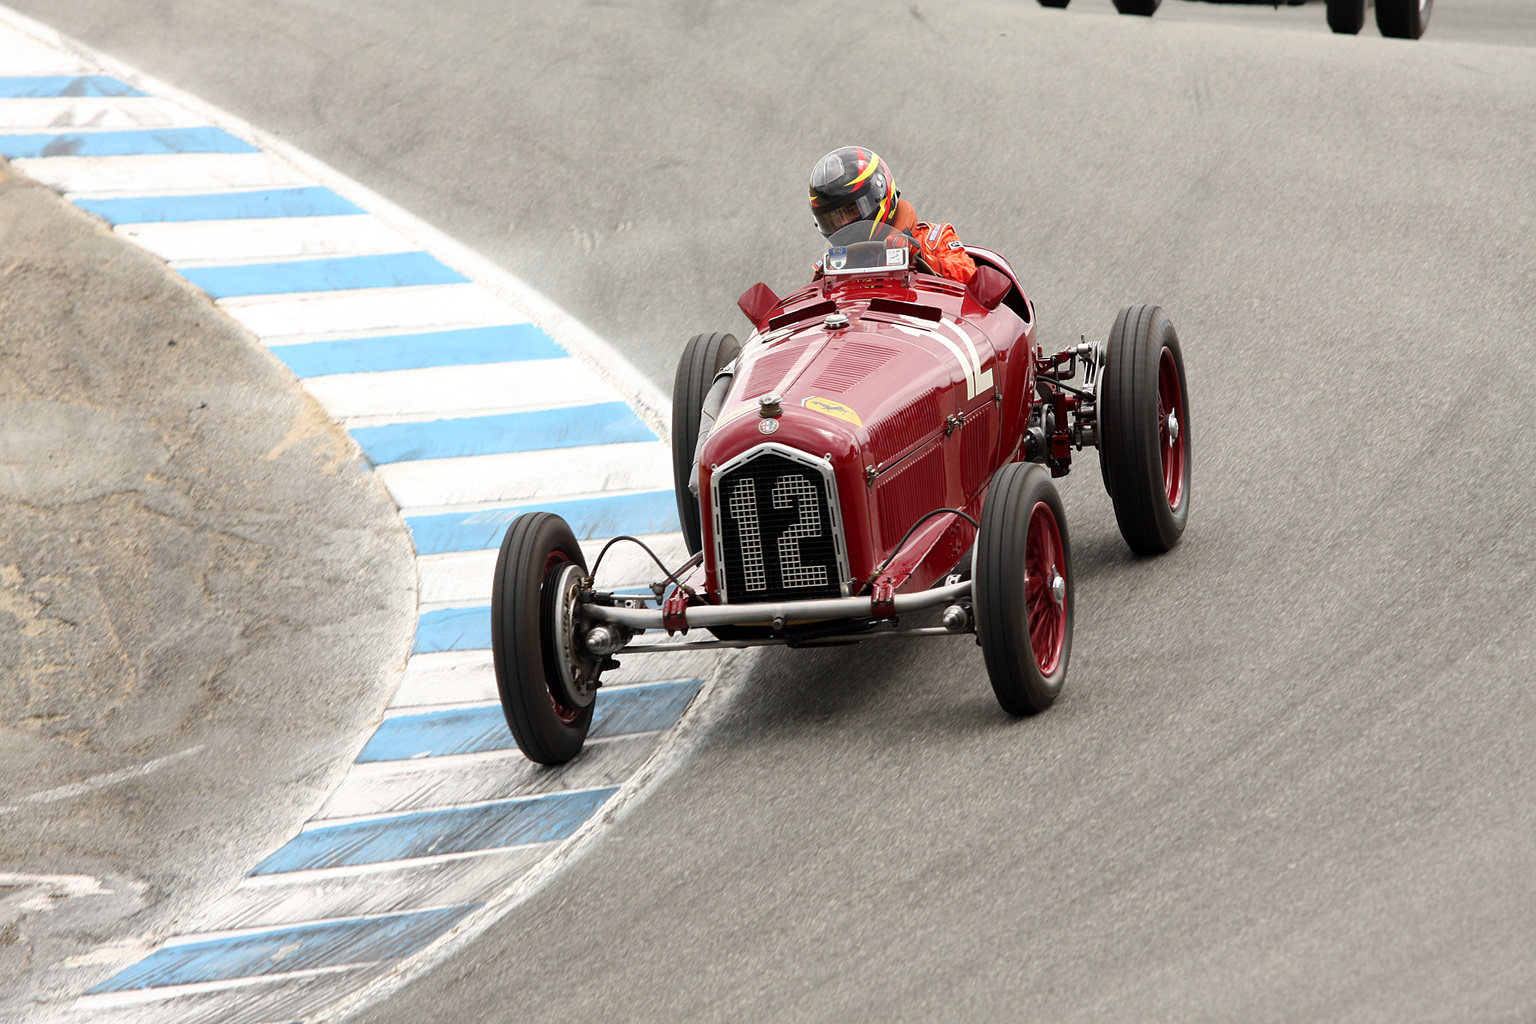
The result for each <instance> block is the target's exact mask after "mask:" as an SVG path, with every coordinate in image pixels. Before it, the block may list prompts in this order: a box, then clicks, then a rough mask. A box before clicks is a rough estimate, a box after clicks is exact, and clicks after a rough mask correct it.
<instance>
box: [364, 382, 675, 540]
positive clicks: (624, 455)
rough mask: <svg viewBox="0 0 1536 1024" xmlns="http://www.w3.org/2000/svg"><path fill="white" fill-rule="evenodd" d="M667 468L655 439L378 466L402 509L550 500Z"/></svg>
mask: <svg viewBox="0 0 1536 1024" xmlns="http://www.w3.org/2000/svg"><path fill="white" fill-rule="evenodd" d="M509 365H511V364H509ZM517 365H521V366H527V365H529V364H528V363H521V364H517ZM375 376H377V375H375ZM598 383H599V386H601V382H598ZM671 472H672V450H671V448H670V447H668V446H667V445H663V444H660V443H658V442H656V441H636V442H632V443H629V444H603V445H592V446H587V447H580V448H546V449H542V450H539V451H531V452H511V453H505V454H499V455H468V456H460V457H458V458H453V459H422V460H420V461H417V462H392V463H390V464H388V465H384V466H379V467H378V474H379V476H381V477H383V478H384V485H385V486H386V487H388V488H389V493H390V494H391V495H393V496H394V499H395V503H396V504H397V505H399V506H400V507H401V508H402V509H406V510H409V509H416V508H423V507H429V506H430V507H436V506H443V505H464V504H470V503H479V502H491V503H496V504H508V505H510V504H518V503H522V502H525V501H535V500H543V499H548V500H551V501H553V500H555V499H557V498H560V497H564V496H567V495H569V494H571V493H572V492H573V491H574V492H577V493H588V492H592V491H642V490H648V489H650V488H652V487H654V486H655V484H656V481H658V480H665V479H666V478H667V477H668V475H669V474H670V473H671ZM407 514H411V513H409V512H408V513H407Z"/></svg>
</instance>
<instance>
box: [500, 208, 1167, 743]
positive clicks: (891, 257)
mask: <svg viewBox="0 0 1536 1024" xmlns="http://www.w3.org/2000/svg"><path fill="white" fill-rule="evenodd" d="M829 243H830V244H829V248H828V250H827V252H826V254H825V256H824V257H823V263H822V267H823V270H824V276H822V277H821V278H820V279H819V280H817V281H816V282H814V283H812V284H811V285H809V286H808V287H805V288H802V289H800V290H799V291H797V292H795V293H793V294H791V295H789V296H787V297H785V298H782V299H781V298H779V297H778V296H776V295H774V294H773V292H772V291H771V290H770V289H769V288H768V286H767V285H763V284H758V285H754V286H753V287H752V288H750V289H748V290H747V292H746V293H745V294H744V295H743V296H742V297H741V300H740V303H739V304H740V306H741V309H742V311H743V312H744V313H745V314H746V315H747V318H748V319H749V320H751V322H752V324H753V331H752V333H751V334H750V335H749V336H748V338H747V340H746V343H745V344H744V345H743V344H739V343H738V342H737V340H736V338H735V337H734V336H732V335H730V334H702V335H699V336H697V337H695V338H693V339H692V340H691V341H689V343H688V345H687V347H686V348H685V349H684V351H683V355H682V360H681V362H680V364H679V366H678V370H677V378H676V384H675V388H674V392H673V413H672V416H673V423H672V425H673V430H672V448H673V464H674V469H675V485H676V489H677V503H678V515H679V518H680V519H681V521H682V528H683V534H684V537H685V539H686V541H687V545H688V549H689V551H690V552H692V554H693V557H692V558H691V559H689V560H688V561H687V562H686V563H685V564H683V565H681V566H678V567H676V568H672V569H669V568H668V567H667V566H665V565H661V563H660V562H659V561H658V565H659V566H660V573H661V575H662V579H661V580H659V581H658V582H657V583H656V584H654V585H653V587H652V592H651V593H649V594H643V595H640V596H636V595H634V594H621V593H614V592H611V591H605V590H602V589H600V587H599V585H598V582H599V581H598V579H597V577H598V575H599V573H600V572H601V561H602V554H601V553H600V554H599V556H598V558H597V559H596V560H595V562H594V565H593V569H592V571H591V572H589V571H588V569H587V565H586V561H585V559H584V557H583V554H582V550H581V547H580V545H579V544H578V543H577V541H576V538H575V536H574V535H573V534H572V532H571V530H570V527H569V526H567V525H566V523H565V521H564V520H563V519H561V518H560V517H559V516H556V515H553V514H551V513H545V512H538V513H531V514H527V515H523V516H520V517H518V519H516V520H515V521H514V522H513V523H512V524H511V525H510V526H509V527H508V529H507V533H506V536H505V538H504V539H503V541H502V546H501V552H500V556H499V558H498V561H497V565H496V577H495V584H494V591H493V593H492V597H491V615H492V623H491V636H492V647H493V650H494V656H495V666H496V680H497V684H498V686H499V689H500V695H501V701H502V706H503V708H504V710H505V712H506V716H507V723H508V725H509V726H510V727H511V730H512V734H513V736H514V737H515V738H516V740H517V743H518V746H519V747H520V748H521V749H522V750H523V752H524V753H525V754H527V756H528V757H529V758H531V759H533V760H534V761H539V762H542V763H545V764H559V763H563V762H565V761H568V760H570V759H571V758H573V757H575V756H576V754H577V753H578V752H579V751H580V750H581V746H582V743H583V741H584V740H585V738H586V734H587V729H588V726H589V724H590V722H591V720H592V708H593V702H594V700H595V698H596V694H597V690H598V688H599V686H600V685H601V678H602V673H603V672H604V671H605V670H606V669H609V668H611V667H614V666H615V665H616V661H615V658H616V657H617V656H619V655H626V654H639V653H644V654H658V653H662V652H666V651H677V650H698V649H701V648H711V647H746V646H762V645H774V644H777V645H785V646H790V647H815V646H824V645H831V644H847V643H857V642H863V641H871V640H884V639H891V638H911V637H957V636H974V638H975V642H976V643H977V644H979V645H980V647H981V650H982V655H983V660H984V661H985V664H986V667H987V674H988V676H989V678H990V680H991V683H992V688H993V690H994V692H995V693H996V695H997V699H998V702H999V703H1000V704H1001V705H1002V707H1003V708H1004V709H1005V710H1006V711H1008V712H1010V713H1012V714H1015V715H1028V714H1033V713H1035V712H1039V711H1043V710H1044V709H1045V708H1047V707H1049V706H1050V704H1051V703H1052V701H1054V700H1055V699H1056V696H1057V694H1058V693H1060V692H1061V687H1062V683H1063V682H1064V681H1065V679H1066V675H1067V664H1068V661H1069V659H1070V657H1071V653H1072V618H1073V608H1074V595H1073V574H1072V547H1071V543H1070V540H1069V536H1068V532H1067V524H1066V514H1065V511H1064V509H1063V508H1062V503H1061V498H1060V496H1059V495H1058V493H1057V490H1056V487H1055V485H1054V484H1053V483H1052V482H1051V480H1052V477H1058V476H1062V475H1064V474H1065V473H1067V471H1068V470H1069V469H1070V468H1071V465H1072V457H1073V453H1074V452H1075V451H1080V450H1082V449H1083V448H1085V447H1094V448H1097V449H1098V451H1099V462H1100V466H1101V468H1102V471H1103V478H1104V485H1105V488H1106V489H1107V490H1108V492H1109V496H1110V499H1111V501H1112V503H1113V505H1114V510H1115V517H1116V519H1117V521H1118V523H1119V527H1120V532H1121V534H1122V535H1123V536H1124V538H1125V540H1126V542H1127V543H1128V544H1129V545H1130V547H1131V548H1132V550H1134V551H1136V552H1139V553H1143V554H1154V553H1158V552H1162V551H1166V550H1168V549H1169V548H1171V547H1173V546H1174V545H1175V544H1177V543H1178V541H1179V537H1180V535H1181V534H1182V533H1183V530H1184V525H1185V522H1186V520H1187V518H1188V515H1189V497H1190V467H1191V447H1190V433H1189V399H1188V389H1187V388H1186V386H1185V376H1184V361H1183V357H1182V355H1181V354H1180V350H1179V339H1178V336H1177V334H1176V333H1175V332H1174V329H1173V325H1172V323H1170V322H1169V320H1168V317H1167V316H1166V315H1165V314H1164V313H1163V311H1162V309H1161V308H1159V307H1157V306H1149V305H1142V306H1129V307H1127V308H1125V309H1123V310H1121V311H1120V314H1119V316H1117V317H1116V318H1115V322H1114V326H1113V328H1111V330H1110V334H1109V338H1108V339H1107V340H1106V341H1105V342H1103V343H1102V344H1090V343H1087V342H1084V343H1082V344H1079V345H1077V346H1075V347H1073V348H1070V349H1067V350H1065V351H1062V352H1057V353H1054V354H1051V355H1047V354H1046V353H1045V352H1044V351H1043V350H1042V349H1041V347H1040V346H1039V345H1038V344H1037V343H1036V340H1035V326H1036V325H1035V310H1034V307H1033V305H1032V304H1031V303H1030V301H1029V298H1028V296H1026V295H1025V294H1024V291H1023V289H1022V288H1020V286H1019V282H1018V278H1017V277H1016V276H1015V274H1014V273H1013V270H1012V268H1011V267H1010V266H1009V265H1008V263H1007V261H1006V260H1004V259H1003V258H1002V257H1001V256H999V255H998V254H997V253H994V252H991V251H989V250H987V249H981V248H975V247H970V248H969V250H968V251H969V252H970V254H971V256H972V258H973V259H974V260H975V261H976V264H977V272H976V275H975V276H974V277H973V278H972V279H971V281H970V282H969V283H968V284H967V285H960V284H957V283H955V282H953V281H950V280H947V279H945V278H943V277H939V276H936V275H934V274H932V273H930V272H929V268H928V267H926V266H924V265H923V264H922V261H921V259H920V257H917V256H916V255H915V254H914V253H913V251H912V249H911V248H910V247H909V245H907V244H906V242H905V241H903V240H901V239H900V238H898V237H893V236H892V233H891V232H890V229H888V228H886V227H884V226H872V225H871V224H870V223H869V222H864V221H861V222H857V223H855V224H852V225H849V226H848V227H847V228H845V229H843V230H842V231H840V232H838V233H837V234H835V235H833V236H832V238H831V239H830V240H829ZM1079 370H1081V371H1082V379H1081V380H1078V374H1079ZM624 541H633V542H634V543H637V544H638V543H640V542H639V541H638V540H634V538H615V539H614V540H613V541H610V542H609V543H610V545H611V544H614V543H620V542H624ZM606 550H607V548H606V547H605V548H604V551H605V552H606ZM653 557H654V556H653ZM928 609H941V611H940V612H939V614H938V616H937V624H934V617H933V616H932V615H927V616H925V617H924V619H923V621H926V622H927V623H928V624H926V625H923V624H920V625H916V626H913V625H910V622H911V620H912V618H913V617H914V616H915V615H916V614H917V613H922V612H924V611H925V610H928ZM701 627H702V628H703V629H705V630H708V632H709V634H711V637H710V638H709V639H687V638H680V639H675V640H674V639H671V638H672V637H676V636H678V635H679V634H684V633H688V632H689V631H691V630H695V629H699V628H701ZM654 630H661V631H665V632H666V633H667V634H668V639H666V640H664V641H662V642H660V643H657V642H636V641H635V638H636V637H637V636H639V635H640V634H643V633H646V632H648V631H654Z"/></svg>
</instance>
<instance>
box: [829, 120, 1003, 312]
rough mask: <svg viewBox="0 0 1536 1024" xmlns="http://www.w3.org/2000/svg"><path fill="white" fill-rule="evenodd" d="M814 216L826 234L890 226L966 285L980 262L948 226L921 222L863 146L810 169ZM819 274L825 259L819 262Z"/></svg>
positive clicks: (835, 153) (888, 173)
mask: <svg viewBox="0 0 1536 1024" xmlns="http://www.w3.org/2000/svg"><path fill="white" fill-rule="evenodd" d="M811 215H812V216H814V217H815V218H816V227H817V228H818V229H820V231H821V233H822V234H823V235H826V236H829V237H830V236H831V235H832V233H833V232H835V231H837V229H838V228H841V227H846V226H847V225H849V224H852V223H853V222H854V221H856V220H872V221H874V222H875V223H876V224H889V225H890V226H891V227H893V228H895V229H896V230H897V231H900V232H902V233H903V234H905V235H906V236H907V237H908V238H909V239H911V240H912V247H913V249H915V250H916V252H917V255H919V256H921V257H922V260H923V262H924V263H926V264H928V266H930V267H932V268H933V271H934V273H936V274H939V275H940V276H943V277H947V278H949V279H950V280H952V281H958V282H960V283H961V284H965V283H966V282H967V281H969V280H970V279H971V276H972V275H973V274H975V273H976V263H975V261H974V260H972V259H971V256H970V254H969V253H967V252H966V251H965V246H964V245H962V244H961V242H960V236H959V235H957V234H955V229H954V227H953V226H951V225H949V224H931V223H928V222H926V221H919V220H918V219H917V214H916V213H915V212H914V211H913V209H912V204H911V203H909V202H907V201H906V200H905V199H902V198H901V193H900V192H898V191H897V190H896V179H895V177H894V176H893V175H892V174H891V169H890V166H889V165H887V164H886V162H885V161H884V160H881V159H880V158H879V157H878V156H876V155H875V154H874V153H873V152H872V151H870V150H868V149H864V148H863V147H860V146H844V147H843V148H842V149H834V150H833V151H832V152H830V153H828V154H827V155H826V156H824V157H822V158H821V159H820V160H818V161H817V162H816V166H815V168H813V169H812V170H811ZM815 276H816V277H820V276H821V261H820V260H818V261H817V262H816V274H815Z"/></svg>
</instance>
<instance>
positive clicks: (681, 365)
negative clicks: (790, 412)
mask: <svg viewBox="0 0 1536 1024" xmlns="http://www.w3.org/2000/svg"><path fill="white" fill-rule="evenodd" d="M740 352H741V343H740V342H739V341H737V340H736V336H735V335H732V334H695V335H694V336H693V337H692V338H689V339H688V344H687V345H685V346H684V347H683V354H682V357H681V358H680V359H678V361H677V376H676V377H675V378H673V381H672V486H673V488H674V489H675V490H676V492H677V519H678V522H680V523H682V525H683V540H684V541H685V542H686V543H687V545H688V553H689V554H697V553H698V551H699V549H700V548H701V547H703V544H704V540H703V531H702V529H701V527H700V525H699V499H698V498H696V497H694V494H693V492H692V491H691V490H689V489H688V477H689V475H690V474H691V473H692V472H693V453H694V451H695V450H696V448H697V447H698V443H699V424H700V421H701V419H702V418H703V412H704V399H705V397H706V396H708V394H709V389H710V386H711V385H713V384H714V382H715V376H716V375H717V374H718V373H719V372H720V371H721V370H722V369H724V368H725V367H726V366H727V365H729V363H730V362H731V360H733V359H735V358H736V356H737V355H739V354H740Z"/></svg>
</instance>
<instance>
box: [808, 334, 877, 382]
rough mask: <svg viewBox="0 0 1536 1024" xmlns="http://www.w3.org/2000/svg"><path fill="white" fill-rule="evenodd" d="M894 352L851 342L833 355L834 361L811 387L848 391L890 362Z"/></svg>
mask: <svg viewBox="0 0 1536 1024" xmlns="http://www.w3.org/2000/svg"><path fill="white" fill-rule="evenodd" d="M894 354H895V353H893V352H892V351H891V350H890V349H888V348H882V347H881V346H879V345H865V344H861V343H860V342H857V341H853V342H849V343H848V344H847V345H844V346H843V348H842V351H840V352H838V354H837V355H835V356H833V357H832V361H831V362H830V363H828V364H827V366H826V368H825V369H823V370H822V371H821V374H820V376H818V377H817V378H816V380H815V381H814V382H813V383H812V384H811V387H812V388H813V389H815V390H816V391H838V392H842V391H847V390H848V389H849V388H851V387H853V386H854V385H855V384H857V383H858V382H859V381H861V380H863V379H864V378H865V377H868V376H869V375H870V374H872V373H874V372H875V371H876V370H878V369H880V367H882V366H884V365H885V364H886V363H888V362H890V361H891V357H892V356H893V355H894Z"/></svg>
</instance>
